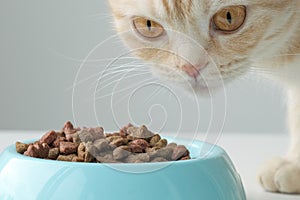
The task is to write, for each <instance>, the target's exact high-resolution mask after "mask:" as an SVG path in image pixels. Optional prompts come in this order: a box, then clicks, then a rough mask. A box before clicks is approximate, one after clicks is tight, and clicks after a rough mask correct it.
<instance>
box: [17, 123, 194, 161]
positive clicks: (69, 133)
mask: <svg viewBox="0 0 300 200" xmlns="http://www.w3.org/2000/svg"><path fill="white" fill-rule="evenodd" d="M16 150H17V152H18V153H21V154H24V155H25V156H31V157H35V158H43V159H51V160H60V161H70V162H98V163H143V162H166V161H177V160H188V159H191V158H190V152H189V151H188V149H187V148H186V147H185V146H183V145H177V144H176V143H169V144H168V141H167V140H166V139H163V138H161V136H160V135H159V134H154V133H152V132H151V131H149V130H148V128H147V127H146V126H141V127H135V126H133V125H131V124H128V125H127V126H125V127H123V128H122V129H121V130H120V131H119V132H116V133H104V129H103V128H102V127H96V128H85V127H84V128H74V127H73V125H72V123H71V122H66V123H65V125H64V127H63V129H62V130H61V131H59V132H56V131H49V132H47V133H46V134H45V135H43V136H42V137H41V139H40V140H38V141H36V142H34V143H30V144H24V143H21V142H16Z"/></svg>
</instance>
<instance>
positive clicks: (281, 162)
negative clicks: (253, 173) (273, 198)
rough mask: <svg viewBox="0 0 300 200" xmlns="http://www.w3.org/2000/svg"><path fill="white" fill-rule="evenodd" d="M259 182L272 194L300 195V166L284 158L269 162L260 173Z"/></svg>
mask: <svg viewBox="0 0 300 200" xmlns="http://www.w3.org/2000/svg"><path fill="white" fill-rule="evenodd" d="M259 182H260V184H261V185H262V187H263V188H264V189H265V190H267V191H270V192H281V193H289V194H295V193H298V194H299V193H300V165H299V163H298V164H297V163H296V162H292V161H288V160H285V159H283V158H275V159H273V160H271V161H269V162H267V163H266V164H265V165H264V166H263V168H262V169H261V171H260V173H259Z"/></svg>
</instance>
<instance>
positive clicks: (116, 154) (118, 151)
mask: <svg viewBox="0 0 300 200" xmlns="http://www.w3.org/2000/svg"><path fill="white" fill-rule="evenodd" d="M126 149H127V150H126ZM129 150H130V149H129V148H128V147H127V146H120V147H117V148H115V150H114V151H113V158H114V159H116V160H122V159H124V158H126V157H128V156H129V155H130V154H131V152H130V151H129Z"/></svg>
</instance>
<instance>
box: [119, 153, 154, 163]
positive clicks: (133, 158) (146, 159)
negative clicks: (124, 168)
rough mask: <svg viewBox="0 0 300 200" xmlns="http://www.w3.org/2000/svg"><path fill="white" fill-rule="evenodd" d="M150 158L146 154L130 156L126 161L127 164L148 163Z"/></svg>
mask: <svg viewBox="0 0 300 200" xmlns="http://www.w3.org/2000/svg"><path fill="white" fill-rule="evenodd" d="M149 161H150V156H149V155H148V154H147V153H139V154H131V155H129V156H128V157H127V158H126V159H125V162H127V163H140V162H149Z"/></svg>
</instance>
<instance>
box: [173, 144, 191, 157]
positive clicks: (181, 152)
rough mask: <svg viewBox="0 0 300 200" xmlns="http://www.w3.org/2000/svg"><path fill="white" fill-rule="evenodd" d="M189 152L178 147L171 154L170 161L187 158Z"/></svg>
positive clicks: (184, 148) (183, 147)
mask: <svg viewBox="0 0 300 200" xmlns="http://www.w3.org/2000/svg"><path fill="white" fill-rule="evenodd" d="M189 154H190V152H189V151H188V150H187V148H186V147H185V146H183V145H178V146H177V147H176V148H175V149H174V151H173V154H172V160H178V159H180V158H182V157H185V156H188V155H189Z"/></svg>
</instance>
